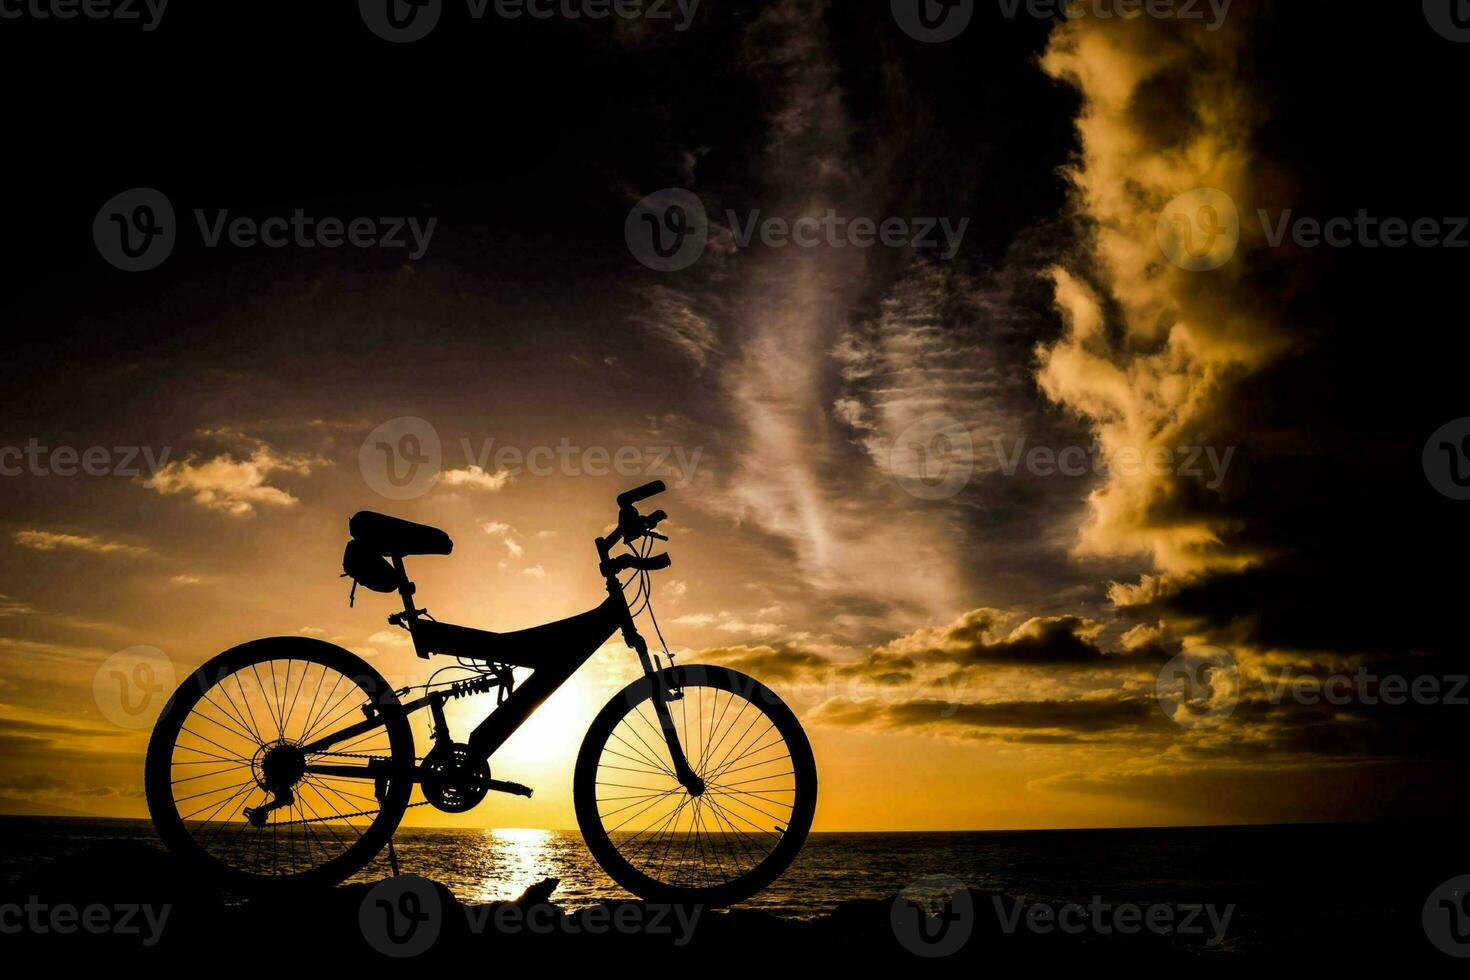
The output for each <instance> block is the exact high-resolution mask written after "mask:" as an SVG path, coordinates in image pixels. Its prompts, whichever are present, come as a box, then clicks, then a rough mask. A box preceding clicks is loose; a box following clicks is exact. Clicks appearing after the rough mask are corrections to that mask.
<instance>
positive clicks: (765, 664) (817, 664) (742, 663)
mask: <svg viewBox="0 0 1470 980" xmlns="http://www.w3.org/2000/svg"><path fill="white" fill-rule="evenodd" d="M699 655H700V659H707V660H710V661H713V662H714V663H718V664H720V665H722V666H725V667H729V668H731V669H732V670H738V671H740V672H741V673H744V674H749V675H751V676H752V677H756V678H762V677H765V678H772V677H774V678H779V679H781V680H793V679H795V678H798V677H805V676H810V675H811V674H813V673H814V672H816V673H820V672H821V671H823V670H825V669H826V668H828V667H830V666H831V664H832V661H831V660H829V659H828V658H826V657H824V656H822V655H821V654H817V653H812V652H811V651H809V650H799V649H795V648H791V647H771V646H757V647H751V646H735V647H718V648H715V649H713V650H701V651H700V654H699Z"/></svg>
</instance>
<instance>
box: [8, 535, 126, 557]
mask: <svg viewBox="0 0 1470 980" xmlns="http://www.w3.org/2000/svg"><path fill="white" fill-rule="evenodd" d="M15 541H16V543H17V544H19V545H21V546H22V547H24V548H31V549H33V550H35V551H85V552H89V553H91V554H97V555H128V556H130V557H138V556H141V555H146V554H148V553H149V552H148V549H147V548H143V547H139V546H137V545H131V544H123V543H122V542H119V541H110V540H108V539H106V538H102V537H98V536H97V535H93V534H64V533H60V532H56V531H35V530H28V531H16V532H15Z"/></svg>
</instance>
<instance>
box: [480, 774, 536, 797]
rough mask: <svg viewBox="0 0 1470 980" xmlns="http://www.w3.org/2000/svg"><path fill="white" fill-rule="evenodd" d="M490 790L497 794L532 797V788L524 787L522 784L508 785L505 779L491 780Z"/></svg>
mask: <svg viewBox="0 0 1470 980" xmlns="http://www.w3.org/2000/svg"><path fill="white" fill-rule="evenodd" d="M490 788H491V789H493V790H494V791H495V792H497V793H509V794H511V795H512V796H524V797H526V798H527V799H530V797H531V787H529V786H522V785H521V784H520V783H508V782H506V781H505V780H503V779H492V780H490Z"/></svg>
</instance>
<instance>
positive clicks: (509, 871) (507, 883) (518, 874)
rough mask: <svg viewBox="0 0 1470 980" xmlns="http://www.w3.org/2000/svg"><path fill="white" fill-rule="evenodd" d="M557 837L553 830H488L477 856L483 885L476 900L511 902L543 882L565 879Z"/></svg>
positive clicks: (477, 892)
mask: <svg viewBox="0 0 1470 980" xmlns="http://www.w3.org/2000/svg"><path fill="white" fill-rule="evenodd" d="M556 838H557V835H556V834H555V833H554V832H553V831H550V830H535V829H531V828H527V827H509V828H507V827H501V828H497V829H494V830H486V831H484V832H483V833H482V834H481V835H480V840H479V848H478V852H477V853H476V855H475V871H474V873H475V876H476V877H477V878H478V879H479V884H478V886H477V888H476V891H475V894H474V897H473V899H472V901H475V902H493V901H509V900H511V899H516V898H519V897H520V896H521V893H522V892H524V891H525V890H526V889H527V888H529V887H530V886H531V885H534V884H536V883H537V882H538V881H541V880H542V879H545V878H562V877H565V874H566V871H565V869H564V868H563V867H562V865H563V864H564V862H563V861H562V860H561V856H560V855H559V854H558V851H559V850H560V848H558V847H557V846H556V843H557V840H556Z"/></svg>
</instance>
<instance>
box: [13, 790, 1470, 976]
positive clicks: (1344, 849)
mask: <svg viewBox="0 0 1470 980" xmlns="http://www.w3.org/2000/svg"><path fill="white" fill-rule="evenodd" d="M118 838H126V839H134V840H145V841H147V840H154V839H155V838H154V834H153V829H152V825H151V824H150V823H149V822H148V821H144V820H97V819H89V818H52V817H0V878H3V879H4V881H5V882H6V883H7V884H9V883H14V882H15V881H16V880H17V879H18V878H19V877H21V876H23V875H25V874H26V873H28V872H30V871H32V870H35V869H36V868H38V867H39V866H40V865H42V864H43V863H44V862H46V861H48V860H50V859H51V858H53V857H58V856H62V855H65V854H69V853H74V852H77V851H81V850H85V849H86V848H88V847H91V846H93V845H95V844H97V843H99V842H102V841H105V840H110V839H118ZM397 850H398V856H399V862H400V865H401V868H402V870H403V871H404V872H413V873H416V874H421V875H424V876H425V877H429V878H434V879H436V880H438V881H441V882H443V883H444V884H445V885H447V886H448V887H449V888H450V890H452V891H453V892H454V893H455V894H456V895H457V896H458V897H459V898H460V899H461V900H463V901H466V902H483V901H489V900H494V899H508V898H515V897H516V896H518V895H519V894H520V893H521V892H522V891H523V890H524V889H525V888H526V887H527V886H529V885H531V884H534V883H536V882H538V881H540V880H542V879H543V878H558V879H560V882H561V884H560V886H559V887H558V889H557V891H556V892H555V894H554V896H553V897H554V899H555V900H556V901H558V902H559V903H561V904H562V905H563V906H565V907H567V908H577V907H581V906H585V905H589V904H592V903H594V902H597V901H599V900H601V899H606V898H625V897H627V896H626V894H625V893H623V892H622V891H621V890H620V889H619V888H618V887H617V886H616V885H615V884H613V882H612V881H611V880H610V879H608V878H607V876H606V875H605V874H603V872H602V870H601V869H600V868H598V866H597V865H596V863H595V862H594V861H593V860H592V858H591V857H590V855H589V854H588V853H587V850H586V848H585V847H584V846H583V844H582V840H581V837H580V836H579V835H578V834H577V833H575V832H570V833H569V832H561V831H549V830H484V831H478V830H432V829H423V828H404V829H403V830H400V832H399V835H398V838H397ZM1467 873H1470V861H1467V852H1466V848H1465V845H1464V836H1463V834H1461V833H1460V832H1459V831H1458V830H1457V829H1456V828H1452V827H1445V826H1428V827H1402V826H1383V825H1367V824H1342V825H1298V826H1268V827H1209V828H1177V829H1175V828H1171V829H1144V830H1064V831H1016V832H1007V831H996V832H966V833H817V834H813V835H812V836H811V838H810V839H809V841H808V843H807V845H806V847H805V849H804V850H803V852H802V854H801V856H800V858H799V859H798V860H797V862H796V863H795V864H794V865H793V866H792V867H791V868H790V869H789V870H788V871H787V872H786V874H785V875H783V876H782V877H781V878H780V879H779V880H778V881H777V882H776V883H775V884H774V885H773V886H772V887H770V888H769V889H767V890H766V891H765V892H763V893H762V894H760V895H758V896H757V897H756V898H755V899H753V900H751V901H750V902H748V903H746V907H750V908H758V909H765V910H767V911H770V912H772V913H775V914H778V915H782V916H789V917H797V918H805V917H813V916H819V915H822V914H824V913H826V912H829V911H831V910H832V909H833V908H834V907H835V906H837V905H838V904H839V903H840V902H843V901H847V900H850V899H882V898H887V897H891V896H893V895H894V894H896V893H898V892H900V891H902V890H904V889H905V888H907V887H908V886H910V885H911V884H912V883H914V882H915V881H916V880H920V879H924V878H929V877H935V876H943V877H945V878H951V879H955V880H957V881H960V882H962V883H963V884H965V885H968V886H970V887H971V888H975V889H981V890H988V891H995V892H1000V893H1003V894H1005V895H1009V896H1016V897H1023V898H1025V899H1026V900H1027V901H1028V902H1046V903H1051V904H1056V905H1060V904H1064V903H1067V902H1079V903H1087V902H1089V901H1091V900H1093V899H1101V900H1103V901H1104V902H1108V903H1132V904H1137V905H1140V906H1145V907H1147V906H1149V905H1153V904H1160V903H1163V904H1171V905H1175V906H1178V905H1182V904H1186V903H1199V904H1213V905H1217V906H1221V907H1223V906H1225V905H1230V906H1233V907H1234V908H1235V909H1236V912H1235V915H1234V919H1233V922H1232V926H1231V935H1230V938H1229V940H1228V942H1227V943H1226V944H1224V948H1231V947H1232V946H1238V945H1240V944H1245V945H1246V946H1251V945H1254V944H1256V943H1263V942H1265V943H1272V944H1279V943H1283V942H1291V941H1292V937H1293V936H1294V935H1302V936H1307V935H1310V936H1315V937H1320V936H1321V935H1322V934H1323V931H1324V930H1325V931H1326V932H1327V933H1328V934H1331V933H1333V932H1335V931H1340V930H1342V929H1343V926H1342V923H1357V922H1373V921H1376V920H1378V918H1379V917H1381V916H1385V915H1389V914H1393V915H1398V916H1402V915H1404V914H1407V913H1409V912H1413V913H1414V914H1415V915H1417V910H1418V909H1419V908H1420V906H1421V905H1422V904H1423V903H1424V901H1425V899H1426V897H1427V896H1428V894H1429V892H1430V891H1431V890H1432V889H1433V888H1434V887H1435V886H1436V885H1438V884H1439V883H1440V882H1442V881H1444V880H1446V879H1449V878H1453V877H1455V876H1457V875H1462V874H1467ZM387 874H388V867H387V861H386V857H382V858H380V859H379V860H378V861H377V862H375V864H374V865H373V866H371V867H370V868H369V869H368V870H367V871H366V872H365V877H366V878H369V879H376V878H380V877H383V876H385V875H387ZM1349 931H1350V930H1349Z"/></svg>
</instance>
